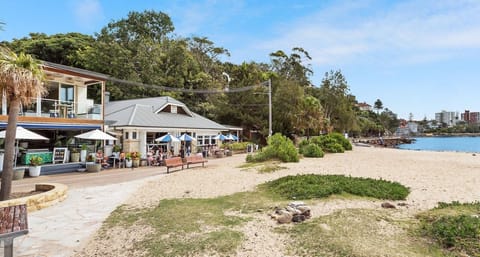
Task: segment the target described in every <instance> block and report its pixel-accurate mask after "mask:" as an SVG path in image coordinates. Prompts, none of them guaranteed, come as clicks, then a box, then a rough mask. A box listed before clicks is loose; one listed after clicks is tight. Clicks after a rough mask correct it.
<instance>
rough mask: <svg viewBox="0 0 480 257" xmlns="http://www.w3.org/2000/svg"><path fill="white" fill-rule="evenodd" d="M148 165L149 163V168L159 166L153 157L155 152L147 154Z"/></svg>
mask: <svg viewBox="0 0 480 257" xmlns="http://www.w3.org/2000/svg"><path fill="white" fill-rule="evenodd" d="M147 163H148V166H154V165H157V164H156V160H155V158H154V157H153V152H152V151H149V152H148V153H147Z"/></svg>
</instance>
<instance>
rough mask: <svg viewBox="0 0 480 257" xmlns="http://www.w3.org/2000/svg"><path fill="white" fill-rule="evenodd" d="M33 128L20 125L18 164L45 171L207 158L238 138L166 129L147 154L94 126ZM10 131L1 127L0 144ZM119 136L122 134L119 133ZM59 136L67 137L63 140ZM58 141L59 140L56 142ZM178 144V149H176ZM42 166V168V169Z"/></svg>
mask: <svg viewBox="0 0 480 257" xmlns="http://www.w3.org/2000/svg"><path fill="white" fill-rule="evenodd" d="M36 132H37V131H35V132H34V131H31V130H29V129H26V128H23V127H21V126H17V129H16V144H15V158H14V160H15V162H14V167H15V168H16V169H18V170H22V169H23V171H25V172H28V173H32V172H30V171H31V170H33V166H39V167H40V168H41V172H40V171H39V172H38V173H37V175H33V176H38V175H40V173H41V174H42V175H48V174H54V173H61V172H75V171H77V172H83V171H88V172H99V171H101V170H102V169H109V168H136V167H140V166H166V164H167V161H166V160H167V159H170V158H174V157H179V158H181V159H182V160H183V161H185V160H186V158H187V157H189V156H198V157H202V158H203V159H207V158H222V157H226V156H231V155H232V151H231V150H230V149H229V148H228V147H227V146H228V143H231V142H235V141H238V137H236V136H234V135H232V134H228V135H223V134H219V135H217V136H215V137H214V139H215V140H217V142H218V143H216V144H211V145H198V144H197V139H196V138H195V137H193V136H191V135H189V134H188V133H182V134H181V135H180V136H173V135H172V134H170V133H166V134H164V135H163V136H160V137H158V138H155V139H154V141H155V144H153V145H148V146H147V149H146V154H141V153H140V152H139V151H136V150H134V151H128V152H127V151H124V149H123V148H122V144H121V143H120V139H119V138H117V137H115V136H113V135H112V134H113V133H112V134H109V133H106V132H103V131H101V130H99V129H94V130H90V131H86V132H84V133H80V134H77V135H73V136H70V137H68V138H67V136H66V135H65V136H58V135H53V136H52V135H51V134H47V133H42V132H44V131H38V132H39V133H36ZM5 134H6V131H5V130H4V131H0V145H1V144H3V142H2V141H3V139H4V138H5ZM117 136H118V134H117ZM56 138H57V139H58V138H65V140H64V141H63V143H62V144H59V143H58V142H60V141H59V140H55V139H56ZM55 141H56V142H55ZM174 146H175V149H176V151H174ZM3 157H4V154H3V152H2V151H1V150H0V170H1V169H2V168H3ZM40 168H39V169H40Z"/></svg>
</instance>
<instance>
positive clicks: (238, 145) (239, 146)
mask: <svg viewBox="0 0 480 257" xmlns="http://www.w3.org/2000/svg"><path fill="white" fill-rule="evenodd" d="M249 144H252V143H251V142H235V143H231V144H229V149H231V150H233V151H241V150H244V151H246V150H247V146H248V145H249Z"/></svg>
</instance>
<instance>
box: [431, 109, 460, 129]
mask: <svg viewBox="0 0 480 257" xmlns="http://www.w3.org/2000/svg"><path fill="white" fill-rule="evenodd" d="M435 120H436V121H437V122H438V123H439V124H440V125H441V126H447V127H452V126H455V125H456V124H457V123H458V122H459V121H460V120H459V114H458V112H447V111H442V112H437V113H435Z"/></svg>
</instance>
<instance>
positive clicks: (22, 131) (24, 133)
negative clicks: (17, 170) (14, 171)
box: [0, 126, 49, 166]
mask: <svg viewBox="0 0 480 257" xmlns="http://www.w3.org/2000/svg"><path fill="white" fill-rule="evenodd" d="M5 134H6V130H3V131H0V138H5ZM15 139H17V147H16V148H15V149H18V140H19V139H28V140H49V139H48V138H46V137H44V136H42V135H39V134H37V133H35V132H33V131H30V130H28V129H26V128H23V127H20V126H17V132H16V133H15ZM14 160H17V151H16V150H15V159H14ZM14 166H16V161H14Z"/></svg>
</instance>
